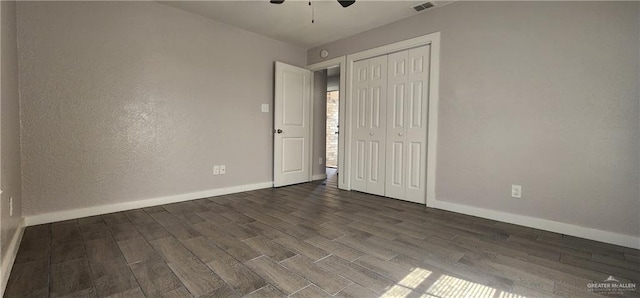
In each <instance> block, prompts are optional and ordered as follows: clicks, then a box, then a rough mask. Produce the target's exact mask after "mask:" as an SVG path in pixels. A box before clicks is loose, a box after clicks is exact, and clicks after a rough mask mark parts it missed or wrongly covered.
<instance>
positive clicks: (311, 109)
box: [307, 68, 316, 182]
mask: <svg viewBox="0 0 640 298" xmlns="http://www.w3.org/2000/svg"><path fill="white" fill-rule="evenodd" d="M307 70H309V69H308V68H307ZM309 78H310V79H311V82H310V84H309V141H308V146H309V150H308V152H307V154H309V177H308V178H307V182H311V181H313V164H314V158H313V126H314V125H313V121H314V120H313V114H314V110H315V109H314V108H315V104H316V102H315V95H316V92H315V91H316V89H315V88H316V78H315V73H314V71H313V70H309Z"/></svg>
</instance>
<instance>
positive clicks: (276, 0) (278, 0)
mask: <svg viewBox="0 0 640 298" xmlns="http://www.w3.org/2000/svg"><path fill="white" fill-rule="evenodd" d="M269 2H271V3H272V4H282V3H284V0H269ZM338 3H340V5H342V7H348V6H350V5H351V4H353V3H356V0H351V1H342V0H338Z"/></svg>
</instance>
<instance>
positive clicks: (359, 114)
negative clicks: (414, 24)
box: [351, 46, 430, 204]
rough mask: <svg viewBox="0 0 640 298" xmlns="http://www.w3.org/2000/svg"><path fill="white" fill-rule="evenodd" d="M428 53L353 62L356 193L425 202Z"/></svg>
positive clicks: (422, 50)
mask: <svg viewBox="0 0 640 298" xmlns="http://www.w3.org/2000/svg"><path fill="white" fill-rule="evenodd" d="M429 49H430V48H429V46H423V47H419V48H415V49H411V50H406V51H401V52H396V53H393V54H389V55H385V56H380V57H375V58H371V59H367V60H361V61H357V62H355V63H354V70H353V78H352V80H353V84H352V86H353V87H352V92H353V93H352V97H351V98H352V99H353V103H352V113H351V119H352V128H353V129H352V132H353V134H352V145H351V165H352V167H351V169H352V170H351V171H352V174H351V188H352V189H353V190H358V191H362V192H367V193H371V194H376V195H383V196H387V197H391V198H396V199H401V200H407V201H411V202H416V203H423V204H424V203H425V202H426V187H425V185H426V162H427V123H428V122H427V115H428V113H427V112H428V111H427V108H428V100H429V98H428V94H429V90H428V89H429V84H428V83H429V67H430V66H429V56H430V53H429Z"/></svg>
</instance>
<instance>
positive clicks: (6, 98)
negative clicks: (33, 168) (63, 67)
mask: <svg viewBox="0 0 640 298" xmlns="http://www.w3.org/2000/svg"><path fill="white" fill-rule="evenodd" d="M0 12H1V18H2V24H1V25H0V26H1V27H2V28H1V31H2V40H1V44H2V46H1V49H0V51H1V53H0V56H1V57H0V59H2V62H1V63H0V65H1V68H2V73H1V74H0V85H1V86H0V90H1V91H0V111H1V112H0V114H1V115H0V121H1V123H0V126H1V127H2V130H1V133H0V154H1V156H0V160H2V164H1V165H0V177H1V178H0V180H2V181H1V183H2V185H1V186H0V188H2V199H1V200H0V204H2V208H0V209H2V215H0V217H1V218H2V221H1V222H0V236H1V237H0V244H1V245H0V260H1V261H2V264H3V265H5V262H7V261H8V260H9V259H7V257H8V254H7V248H8V246H9V243H10V242H11V239H12V238H13V237H14V235H15V233H16V232H17V230H16V228H17V227H18V224H19V222H20V220H21V219H22V191H21V184H20V181H21V179H20V106H19V101H18V56H17V53H16V51H17V44H16V3H15V2H13V1H2V2H0ZM11 197H13V216H11V217H10V216H9V198H11ZM4 273H5V272H3V274H4Z"/></svg>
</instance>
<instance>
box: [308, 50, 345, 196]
mask: <svg viewBox="0 0 640 298" xmlns="http://www.w3.org/2000/svg"><path fill="white" fill-rule="evenodd" d="M346 65H347V56H340V57H337V58H333V59H329V60H326V61H322V62H318V63H315V64H311V65H308V66H307V69H308V70H310V71H311V92H312V94H313V91H314V90H315V85H314V82H315V80H314V76H315V72H316V71H319V70H324V69H327V68H331V67H335V66H338V67H340V90H339V94H338V100H339V107H338V125H339V126H340V133H339V134H338V171H340V174H341V175H338V188H340V189H347V190H350V189H351V188H350V187H348V184H347V183H348V181H347V179H346V178H347V177H345V176H346V174H343V173H347V172H345V171H343V169H345V168H346V167H345V161H344V158H345V137H346V134H345V133H344V132H343V129H342V128H343V127H344V125H345V123H344V121H345V119H346V118H345V115H346V114H345V113H346V102H345V99H346V91H347V89H346V86H347V80H346V77H347V76H346V70H347V69H346ZM310 106H311V107H312V109H313V107H314V106H315V98H314V96H311V103H310ZM313 114H314V113H313V111H312V112H311V119H310V121H311V125H310V129H311V140H313V139H314V135H313V122H314V119H313ZM344 131H346V130H344ZM310 147H311V148H310V150H309V151H310V156H313V146H310ZM311 159H313V158H311ZM325 162H326V156H325ZM309 166H311V167H312V168H313V160H311V164H310V165H309Z"/></svg>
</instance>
